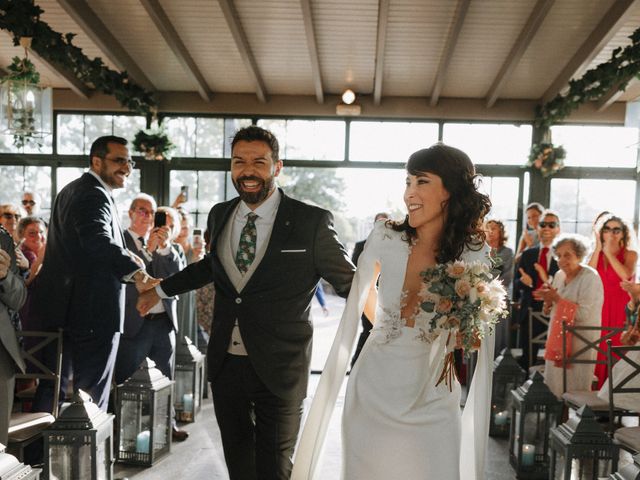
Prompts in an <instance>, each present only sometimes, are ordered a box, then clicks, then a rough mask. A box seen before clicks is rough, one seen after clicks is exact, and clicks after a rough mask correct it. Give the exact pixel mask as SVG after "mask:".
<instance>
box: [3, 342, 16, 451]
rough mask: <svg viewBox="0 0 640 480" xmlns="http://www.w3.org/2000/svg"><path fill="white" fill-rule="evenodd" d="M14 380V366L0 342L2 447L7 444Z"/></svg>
mask: <svg viewBox="0 0 640 480" xmlns="http://www.w3.org/2000/svg"><path fill="white" fill-rule="evenodd" d="M15 379H16V364H15V362H14V361H13V358H11V355H9V352H7V350H6V349H5V348H4V345H2V343H1V342H0V443H1V444H3V445H4V446H7V443H8V441H7V437H8V433H9V419H10V417H11V409H12V406H13V388H14V386H15Z"/></svg>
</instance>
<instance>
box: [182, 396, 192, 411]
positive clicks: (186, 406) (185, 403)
mask: <svg viewBox="0 0 640 480" xmlns="http://www.w3.org/2000/svg"><path fill="white" fill-rule="evenodd" d="M182 409H183V410H184V411H185V412H193V393H185V394H184V395H182Z"/></svg>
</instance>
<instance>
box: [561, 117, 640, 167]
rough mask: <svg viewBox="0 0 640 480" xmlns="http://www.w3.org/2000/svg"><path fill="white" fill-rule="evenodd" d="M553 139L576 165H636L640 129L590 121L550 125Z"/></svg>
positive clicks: (566, 163) (569, 162)
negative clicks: (590, 123) (583, 123)
mask: <svg viewBox="0 0 640 480" xmlns="http://www.w3.org/2000/svg"><path fill="white" fill-rule="evenodd" d="M551 134H552V137H553V143H554V144H556V145H562V146H563V147H564V148H565V150H566V151H567V158H566V159H565V160H564V163H565V165H567V166H573V167H635V166H636V161H637V157H638V129H637V128H625V127H601V126H595V127H594V126H587V125H559V126H556V127H552V128H551Z"/></svg>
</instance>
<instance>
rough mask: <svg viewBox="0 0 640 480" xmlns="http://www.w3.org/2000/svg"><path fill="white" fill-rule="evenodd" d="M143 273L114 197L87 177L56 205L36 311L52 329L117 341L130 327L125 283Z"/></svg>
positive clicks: (73, 184)
mask: <svg viewBox="0 0 640 480" xmlns="http://www.w3.org/2000/svg"><path fill="white" fill-rule="evenodd" d="M138 269H139V267H138V265H137V264H136V263H135V261H134V260H133V258H132V257H131V255H129V253H128V251H127V250H126V247H125V242H124V236H123V232H122V230H121V227H120V224H119V221H118V219H117V210H116V207H115V204H114V203H113V199H112V198H111V195H110V194H109V192H108V191H107V190H106V189H105V188H104V187H103V186H102V185H101V184H100V182H98V180H97V179H96V178H95V177H93V176H92V175H91V174H89V173H85V174H84V175H82V176H81V177H80V178H78V179H77V180H74V181H73V182H71V183H70V184H69V185H67V186H66V187H64V188H63V189H62V191H61V192H60V193H59V194H58V196H57V197H56V200H55V203H54V204H53V210H52V212H51V221H50V223H49V232H48V234H47V249H46V252H45V258H44V263H43V265H42V270H41V271H40V274H39V275H38V276H37V277H36V280H35V281H34V282H35V283H34V288H33V296H34V302H33V307H32V308H33V309H35V310H36V314H37V315H39V317H40V318H42V321H43V325H46V326H47V327H48V328H58V327H64V328H65V330H67V331H69V332H71V333H72V334H73V335H78V336H88V335H92V336H93V335H98V336H102V337H105V338H106V337H112V336H113V334H114V333H115V332H122V325H123V322H124V293H125V289H124V284H123V283H122V278H123V277H125V276H127V275H129V274H131V273H133V272H135V271H136V270H138Z"/></svg>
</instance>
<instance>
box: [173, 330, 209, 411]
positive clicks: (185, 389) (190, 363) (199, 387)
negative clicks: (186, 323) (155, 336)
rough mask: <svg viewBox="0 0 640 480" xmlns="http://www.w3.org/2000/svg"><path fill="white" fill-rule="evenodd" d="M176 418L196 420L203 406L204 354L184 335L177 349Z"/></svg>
mask: <svg viewBox="0 0 640 480" xmlns="http://www.w3.org/2000/svg"><path fill="white" fill-rule="evenodd" d="M175 379H176V387H175V388H176V397H175V400H174V406H175V409H176V419H178V420H179V421H181V422H194V421H195V419H196V415H197V414H198V412H199V411H200V407H201V406H202V395H203V391H204V355H202V353H200V351H199V350H198V348H197V347H196V346H195V345H194V344H193V343H192V342H191V340H190V339H189V337H182V341H181V342H180V344H179V345H178V347H177V349H176V374H175Z"/></svg>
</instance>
